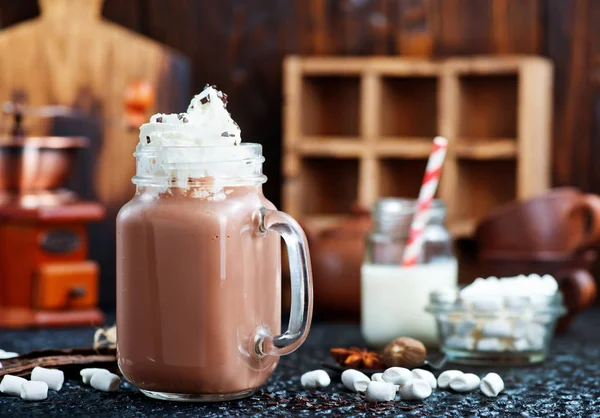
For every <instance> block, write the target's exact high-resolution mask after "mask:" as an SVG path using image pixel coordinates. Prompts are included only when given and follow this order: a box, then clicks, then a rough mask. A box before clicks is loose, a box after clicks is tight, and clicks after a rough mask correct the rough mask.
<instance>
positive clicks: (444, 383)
mask: <svg viewBox="0 0 600 418" xmlns="http://www.w3.org/2000/svg"><path fill="white" fill-rule="evenodd" d="M462 374H464V373H463V372H461V371H460V370H446V371H445V372H442V373H441V374H440V375H439V376H438V379H437V384H438V387H439V388H440V389H446V388H448V386H449V384H450V381H451V380H452V379H454V378H455V377H456V376H460V375H462Z"/></svg>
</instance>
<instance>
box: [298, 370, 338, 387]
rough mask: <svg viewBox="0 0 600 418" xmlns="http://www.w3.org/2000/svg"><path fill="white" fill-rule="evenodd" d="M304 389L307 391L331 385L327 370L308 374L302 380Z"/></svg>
mask: <svg viewBox="0 0 600 418" xmlns="http://www.w3.org/2000/svg"><path fill="white" fill-rule="evenodd" d="M300 383H301V384H302V387H304V388H307V389H317V388H325V387H327V386H329V384H330V383H331V378H330V377H329V375H328V374H327V372H326V371H325V370H313V371H311V372H306V373H304V374H303V375H302V377H301V378H300Z"/></svg>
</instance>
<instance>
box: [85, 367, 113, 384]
mask: <svg viewBox="0 0 600 418" xmlns="http://www.w3.org/2000/svg"><path fill="white" fill-rule="evenodd" d="M96 373H110V372H109V371H108V370H106V369H98V368H93V367H91V368H87V369H81V371H80V372H79V374H80V375H81V380H82V381H83V383H85V384H86V385H89V384H90V380H92V376H93V375H95V374H96Z"/></svg>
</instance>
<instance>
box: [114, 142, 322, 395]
mask: <svg viewBox="0 0 600 418" xmlns="http://www.w3.org/2000/svg"><path fill="white" fill-rule="evenodd" d="M134 155H135V157H136V171H137V173H136V176H135V177H134V178H133V182H134V183H135V184H136V194H135V196H134V197H133V199H132V200H131V201H130V202H128V203H127V204H126V205H125V206H123V208H122V209H121V211H120V212H119V215H118V218H117V350H118V363H119V368H120V369H121V372H122V373H123V375H124V376H125V378H127V380H129V381H130V382H131V383H132V384H134V385H136V386H138V387H139V388H140V389H141V390H142V392H143V393H145V394H146V395H148V396H150V397H154V398H159V399H169V400H190V401H215V400H227V399H237V398H241V397H244V396H248V395H250V394H251V393H252V392H253V391H254V390H255V389H256V388H257V387H259V386H260V385H261V384H263V383H264V382H265V381H266V380H267V378H268V377H269V376H270V375H271V374H272V372H273V370H274V369H275V367H276V365H277V362H278V357H279V356H281V355H284V354H289V353H291V352H292V351H294V350H295V349H296V348H298V347H299V346H300V344H302V342H303V341H304V339H305V338H306V336H307V333H308V330H309V328H310V322H311V315H312V277H311V269H310V259H309V253H308V248H307V243H306V238H305V235H304V232H303V231H302V229H301V228H300V226H299V225H298V224H297V222H296V221H294V220H293V219H292V218H291V217H290V216H288V215H286V214H285V213H283V212H279V211H277V210H276V209H275V207H274V206H273V204H272V203H270V202H269V201H268V200H267V199H266V198H265V197H264V195H263V193H262V184H263V183H264V182H265V181H266V177H265V176H264V175H263V174H262V163H263V161H264V158H263V157H262V147H261V146H260V145H258V144H241V145H239V146H227V147H197V146H196V147H181V146H178V147H161V148H156V149H152V150H149V149H143V150H142V149H140V148H139V147H138V150H137V151H136V153H135V154H134ZM278 234H279V235H281V236H282V237H283V239H284V241H285V243H286V245H287V250H288V256H289V260H290V273H291V281H292V285H291V288H292V305H291V316H290V322H289V325H288V329H287V331H286V332H285V333H283V334H280V322H281V319H280V315H281V285H280V278H281V266H280V263H281V261H280V238H279V235H278Z"/></svg>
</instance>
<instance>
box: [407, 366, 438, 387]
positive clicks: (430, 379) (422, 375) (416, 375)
mask: <svg viewBox="0 0 600 418" xmlns="http://www.w3.org/2000/svg"><path fill="white" fill-rule="evenodd" d="M411 373H412V377H413V379H421V380H424V381H426V382H427V384H428V385H429V386H431V389H435V388H437V381H436V380H435V376H434V375H433V373H431V372H430V371H429V370H423V369H413V371H412V372H411Z"/></svg>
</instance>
